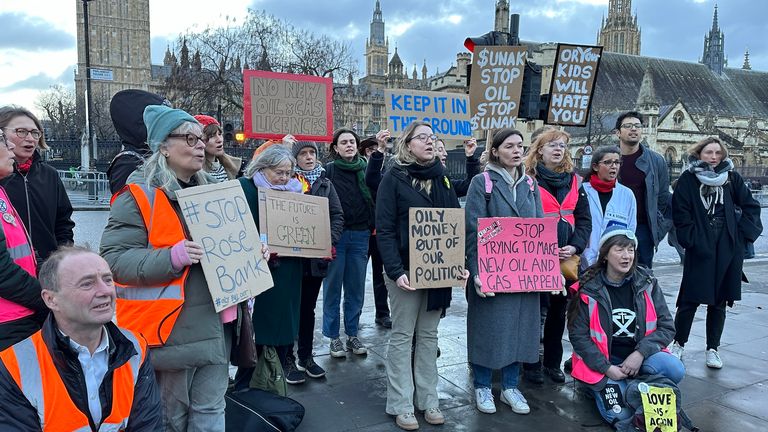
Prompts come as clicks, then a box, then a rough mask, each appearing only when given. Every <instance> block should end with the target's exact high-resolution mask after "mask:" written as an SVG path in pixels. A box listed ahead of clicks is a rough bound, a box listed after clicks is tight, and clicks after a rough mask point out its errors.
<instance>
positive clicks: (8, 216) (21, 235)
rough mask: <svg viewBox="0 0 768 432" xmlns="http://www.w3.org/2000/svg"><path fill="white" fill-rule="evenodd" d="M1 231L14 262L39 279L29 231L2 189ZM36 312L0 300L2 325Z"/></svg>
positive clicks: (0, 201) (8, 301) (0, 204)
mask: <svg viewBox="0 0 768 432" xmlns="http://www.w3.org/2000/svg"><path fill="white" fill-rule="evenodd" d="M0 229H2V230H3V233H4V234H5V245H6V248H7V249H8V254H10V255H11V259H13V262H14V263H16V264H18V266H19V267H21V268H23V269H24V270H26V272H27V273H29V274H30V275H32V276H35V277H37V262H36V261H35V253H34V252H33V250H32V242H31V241H30V240H29V236H28V235H27V230H26V229H25V228H24V224H23V223H22V222H21V218H20V217H19V214H18V213H17V212H16V209H14V208H13V206H12V205H11V200H10V199H8V195H7V194H6V193H5V189H3V188H2V187H0ZM34 313H35V311H33V310H32V309H29V308H27V307H24V306H22V305H20V304H17V303H14V302H12V301H10V300H6V299H4V298H0V324H2V323H6V322H10V321H15V320H17V319H20V318H24V317H27V316H30V315H33V314H34Z"/></svg>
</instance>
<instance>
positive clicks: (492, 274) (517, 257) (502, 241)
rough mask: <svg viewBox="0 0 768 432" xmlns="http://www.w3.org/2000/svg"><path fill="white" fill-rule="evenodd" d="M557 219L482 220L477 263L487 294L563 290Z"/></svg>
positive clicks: (479, 228) (478, 230)
mask: <svg viewBox="0 0 768 432" xmlns="http://www.w3.org/2000/svg"><path fill="white" fill-rule="evenodd" d="M558 249H559V248H558V247H557V219H554V218H546V219H544V218H513V217H503V218H480V219H478V220H477V260H478V269H479V273H480V281H481V282H482V284H483V285H482V291H483V292H528V291H559V290H562V289H563V281H562V278H561V275H560V259H559V258H558Z"/></svg>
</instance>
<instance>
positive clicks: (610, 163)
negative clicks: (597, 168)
mask: <svg viewBox="0 0 768 432" xmlns="http://www.w3.org/2000/svg"><path fill="white" fill-rule="evenodd" d="M599 163H600V164H601V165H603V166H605V167H609V168H610V167H612V166H621V161H620V160H618V159H614V160H604V161H600V162H599Z"/></svg>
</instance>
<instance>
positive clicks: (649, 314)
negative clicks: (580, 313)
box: [571, 290, 657, 384]
mask: <svg viewBox="0 0 768 432" xmlns="http://www.w3.org/2000/svg"><path fill="white" fill-rule="evenodd" d="M643 294H644V295H645V336H648V335H649V334H651V333H653V332H655V331H656V320H657V316H656V307H655V306H654V305H653V301H652V300H651V296H650V294H648V290H645V291H644V292H643ZM579 296H580V298H581V301H583V302H584V303H586V304H587V305H588V306H589V336H590V338H591V339H592V342H594V344H595V345H597V349H599V350H600V352H601V353H602V354H603V355H604V356H605V358H606V359H609V355H608V335H606V334H605V330H603V325H602V324H601V323H600V311H599V310H598V309H599V308H598V303H597V300H595V299H593V298H592V297H590V296H588V295H586V294H583V293H581V294H579ZM571 358H572V360H573V370H572V371H571V376H573V377H574V378H576V379H577V380H579V381H582V382H585V383H587V384H596V383H598V382H600V380H602V379H603V377H604V376H605V375H604V374H601V373H600V372H597V371H594V370H592V369H590V368H589V366H587V364H586V363H585V362H584V359H582V358H581V357H580V356H579V355H578V354H576V352H575V351H574V353H573V355H572V356H571Z"/></svg>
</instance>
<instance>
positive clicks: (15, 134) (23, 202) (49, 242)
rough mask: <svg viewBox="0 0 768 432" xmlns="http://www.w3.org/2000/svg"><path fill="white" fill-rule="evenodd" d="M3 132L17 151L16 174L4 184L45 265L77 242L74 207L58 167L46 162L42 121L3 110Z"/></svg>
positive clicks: (0, 124)
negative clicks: (54, 253)
mask: <svg viewBox="0 0 768 432" xmlns="http://www.w3.org/2000/svg"><path fill="white" fill-rule="evenodd" d="M0 129H2V130H3V131H4V132H5V139H6V140H7V141H9V142H11V143H13V145H15V146H16V148H14V149H13V153H14V155H15V157H16V168H15V170H14V175H12V176H8V177H6V178H5V179H3V180H2V182H0V185H2V186H3V187H4V188H5V191H6V193H7V194H8V198H10V200H11V203H12V204H13V206H14V207H15V208H16V211H17V212H18V213H19V216H20V218H21V221H22V223H24V227H26V229H27V233H28V234H29V238H30V241H31V242H32V247H33V249H34V251H35V255H36V257H37V262H38V263H41V262H43V260H45V259H46V258H48V255H50V254H51V253H52V252H53V251H55V250H56V248H58V247H59V246H63V245H69V244H71V243H72V242H73V239H74V233H73V230H74V228H75V223H74V222H72V204H70V202H69V197H68V196H67V191H66V189H64V184H63V183H62V182H61V179H59V173H58V172H57V171H56V169H55V168H53V167H52V166H50V165H48V164H46V163H45V162H43V160H42V157H41V156H40V152H39V151H38V148H40V149H43V150H47V149H48V145H47V144H46V143H45V136H43V126H42V124H41V123H40V120H38V119H37V117H36V116H35V115H34V114H32V112H31V111H29V110H28V109H26V108H22V107H19V106H13V105H9V106H4V107H2V108H0Z"/></svg>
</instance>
